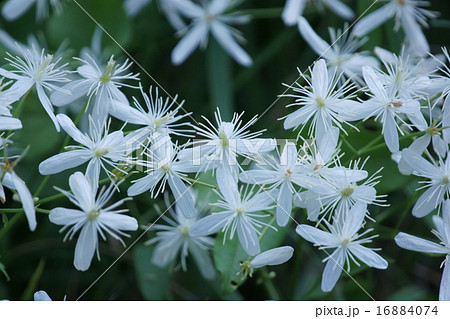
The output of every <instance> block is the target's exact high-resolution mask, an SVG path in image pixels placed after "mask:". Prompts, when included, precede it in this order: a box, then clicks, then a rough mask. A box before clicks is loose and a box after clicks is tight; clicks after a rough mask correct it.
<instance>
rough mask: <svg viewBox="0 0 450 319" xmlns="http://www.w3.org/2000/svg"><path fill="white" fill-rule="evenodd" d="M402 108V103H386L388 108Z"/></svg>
mask: <svg viewBox="0 0 450 319" xmlns="http://www.w3.org/2000/svg"><path fill="white" fill-rule="evenodd" d="M401 106H403V102H402V101H391V102H389V103H388V107H401Z"/></svg>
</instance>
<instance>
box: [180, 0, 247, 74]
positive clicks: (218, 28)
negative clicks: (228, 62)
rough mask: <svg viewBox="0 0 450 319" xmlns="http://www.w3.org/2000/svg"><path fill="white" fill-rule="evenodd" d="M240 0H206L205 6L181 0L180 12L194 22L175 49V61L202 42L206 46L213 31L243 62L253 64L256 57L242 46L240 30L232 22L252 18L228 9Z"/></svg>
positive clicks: (243, 63)
mask: <svg viewBox="0 0 450 319" xmlns="http://www.w3.org/2000/svg"><path fill="white" fill-rule="evenodd" d="M235 4H236V1H233V0H210V1H203V2H202V6H200V5H197V4H195V3H192V2H190V1H178V2H177V6H178V9H179V12H180V13H181V14H182V15H184V16H186V17H187V18H189V19H191V20H192V22H191V24H190V25H189V26H187V27H186V29H187V30H185V29H183V30H181V31H184V32H186V33H185V34H184V36H183V38H182V39H181V40H180V42H179V43H178V44H177V46H176V47H175V48H174V49H173V51H172V62H173V63H174V64H177V65H178V64H181V63H183V62H184V60H186V58H187V57H188V56H189V55H190V54H191V53H192V52H193V51H194V50H195V48H197V47H198V46H200V47H201V48H205V47H206V45H207V43H208V38H209V33H210V32H211V34H212V35H213V36H214V38H215V39H216V40H217V42H219V43H220V45H221V46H222V47H223V48H224V50H225V51H227V52H228V54H230V55H231V56H232V57H233V59H235V60H236V61H237V62H238V63H239V64H242V65H244V66H250V65H251V64H252V59H251V58H250V56H249V55H248V54H247V53H246V52H245V51H244V50H243V49H242V48H241V47H240V46H239V44H238V43H237V41H236V39H237V40H239V41H242V40H243V37H242V36H241V34H240V33H239V31H238V30H236V29H234V28H232V27H230V26H229V25H228V24H243V23H246V22H248V21H249V17H248V16H242V15H238V14H228V13H226V12H227V11H228V10H230V9H231V8H232V7H233V5H235Z"/></svg>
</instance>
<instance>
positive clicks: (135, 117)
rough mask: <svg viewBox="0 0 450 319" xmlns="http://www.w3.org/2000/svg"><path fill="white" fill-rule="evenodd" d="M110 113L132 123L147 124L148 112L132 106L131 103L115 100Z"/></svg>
mask: <svg viewBox="0 0 450 319" xmlns="http://www.w3.org/2000/svg"><path fill="white" fill-rule="evenodd" d="M109 114H111V115H112V116H114V117H115V118H117V119H119V120H121V121H123V122H128V123H130V124H138V125H145V124H146V123H145V117H146V114H143V113H141V112H139V111H138V110H137V109H135V108H133V107H131V106H130V105H128V104H126V103H123V102H120V101H117V100H114V101H113V102H112V105H111V109H110V110H109Z"/></svg>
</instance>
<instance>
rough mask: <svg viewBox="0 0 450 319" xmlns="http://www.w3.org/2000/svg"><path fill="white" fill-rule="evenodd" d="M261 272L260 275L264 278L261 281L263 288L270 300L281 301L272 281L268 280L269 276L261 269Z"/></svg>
mask: <svg viewBox="0 0 450 319" xmlns="http://www.w3.org/2000/svg"><path fill="white" fill-rule="evenodd" d="M262 271H263V274H262V275H263V276H264V279H263V284H264V288H266V290H267V293H268V294H269V297H270V299H272V300H281V296H280V293H279V292H278V289H277V288H276V287H275V285H274V284H273V282H272V279H271V278H270V275H269V274H268V273H267V270H265V269H263V270H262Z"/></svg>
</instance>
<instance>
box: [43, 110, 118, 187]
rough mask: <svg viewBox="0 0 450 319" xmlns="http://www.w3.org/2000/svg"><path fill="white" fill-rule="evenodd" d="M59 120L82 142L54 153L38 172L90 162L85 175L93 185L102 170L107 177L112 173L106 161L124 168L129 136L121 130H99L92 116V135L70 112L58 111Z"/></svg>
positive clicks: (49, 172) (69, 133)
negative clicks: (71, 117) (84, 129)
mask: <svg viewBox="0 0 450 319" xmlns="http://www.w3.org/2000/svg"><path fill="white" fill-rule="evenodd" d="M57 119H58V122H59V124H60V125H61V127H62V129H63V130H64V131H65V132H66V133H67V134H68V135H69V136H70V137H71V138H72V139H73V140H74V141H76V142H78V143H79V144H80V145H79V146H68V147H66V148H67V149H70V150H69V151H67V152H64V153H60V154H57V155H54V156H52V157H50V158H48V159H46V160H45V161H43V162H42V163H41V164H39V172H40V173H41V174H42V175H52V174H57V173H59V172H62V171H65V170H67V169H70V168H74V167H77V166H80V165H82V164H84V163H86V162H89V163H88V166H87V169H86V176H88V177H89V179H90V180H91V182H92V183H93V185H97V183H98V180H99V178H100V170H101V169H103V170H104V171H105V172H106V173H107V175H108V176H110V177H112V176H113V175H112V173H111V172H110V171H109V169H108V168H107V167H106V165H105V164H108V165H109V166H111V167H113V168H114V169H117V170H121V171H123V170H122V169H121V168H120V164H123V163H124V162H125V161H126V160H127V149H126V148H127V139H126V137H124V135H123V132H122V130H119V131H115V132H112V133H109V134H108V126H107V127H106V128H104V129H103V128H102V129H100V128H98V126H97V125H95V123H94V122H93V120H92V119H91V121H90V125H89V134H86V133H82V132H81V131H80V130H79V129H78V128H77V127H76V126H75V124H74V123H73V122H72V120H71V119H70V118H69V117H68V116H67V115H64V114H58V115H57Z"/></svg>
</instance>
